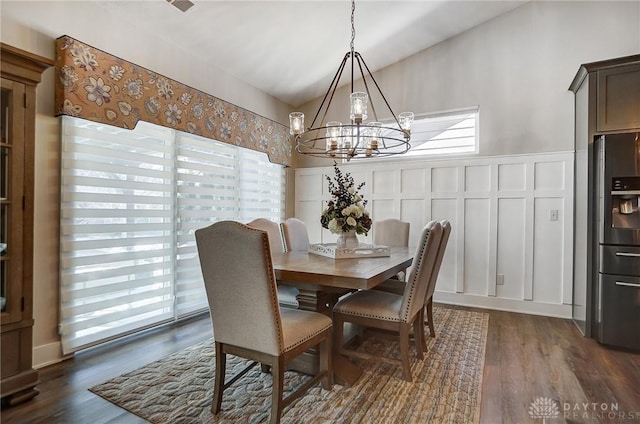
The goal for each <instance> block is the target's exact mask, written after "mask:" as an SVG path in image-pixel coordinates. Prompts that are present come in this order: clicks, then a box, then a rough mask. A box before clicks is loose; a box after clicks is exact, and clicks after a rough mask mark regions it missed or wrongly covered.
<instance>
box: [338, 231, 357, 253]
mask: <svg viewBox="0 0 640 424" xmlns="http://www.w3.org/2000/svg"><path fill="white" fill-rule="evenodd" d="M359 245H360V243H359V242H358V237H357V236H356V232H355V230H351V231H347V232H344V233H340V235H339V236H338V241H336V246H337V247H338V248H339V249H342V248H353V247H358V246H359Z"/></svg>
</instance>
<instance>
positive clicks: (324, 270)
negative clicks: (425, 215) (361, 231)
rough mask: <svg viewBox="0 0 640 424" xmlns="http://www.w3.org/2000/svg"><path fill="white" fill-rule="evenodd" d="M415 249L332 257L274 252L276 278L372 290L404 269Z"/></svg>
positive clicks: (411, 259)
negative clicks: (375, 255)
mask: <svg viewBox="0 0 640 424" xmlns="http://www.w3.org/2000/svg"><path fill="white" fill-rule="evenodd" d="M414 250H415V249H413V248H407V247H392V248H391V256H383V257H362V258H349V259H333V258H328V257H325V256H321V255H317V254H314V253H309V252H286V253H275V254H273V253H272V260H273V267H274V269H275V273H276V279H278V280H281V281H295V282H301V283H312V284H317V285H322V286H327V287H335V288H345V289H370V288H372V287H374V286H376V285H378V284H380V283H381V282H383V281H384V280H387V279H389V278H391V277H393V276H394V275H396V274H397V273H398V272H399V271H403V270H405V269H406V268H408V267H409V266H411V262H412V261H413V254H414Z"/></svg>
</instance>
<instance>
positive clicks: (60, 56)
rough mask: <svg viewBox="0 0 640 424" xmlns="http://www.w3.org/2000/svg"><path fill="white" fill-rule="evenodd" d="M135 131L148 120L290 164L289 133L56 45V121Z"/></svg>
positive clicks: (170, 83)
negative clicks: (84, 121) (60, 118)
mask: <svg viewBox="0 0 640 424" xmlns="http://www.w3.org/2000/svg"><path fill="white" fill-rule="evenodd" d="M57 115H71V116H76V117H79V118H84V119H88V120H91V121H97V122H101V123H105V124H109V125H114V126H118V127H121V128H129V129H132V128H134V127H135V126H136V124H137V123H138V121H146V122H150V123H153V124H157V125H162V126H165V127H169V128H173V129H176V130H180V131H185V132H189V133H192V134H197V135H200V136H203V137H207V138H211V139H214V140H218V141H222V142H225V143H229V144H234V145H237V146H242V147H246V148H249V149H252V150H257V151H260V152H265V153H266V154H267V155H268V156H269V160H270V161H271V162H273V163H279V164H282V165H285V166H290V165H291V154H292V150H291V140H290V138H289V128H288V127H286V126H284V125H282V124H279V123H277V122H275V121H272V120H270V119H267V118H265V117H262V116H259V115H257V114H255V113H253V112H250V111H248V110H246V109H243V108H241V107H239V106H235V105H233V104H231V103H228V102H225V101H224V100H221V99H218V98H217V97H214V96H211V95H209V94H206V93H203V92H202V91H198V90H196V89H194V88H191V87H189V86H187V85H184V84H181V83H179V82H177V81H175V80H171V79H169V78H167V77H165V76H162V75H160V74H157V73H155V72H153V71H150V70H148V69H145V68H142V67H140V66H138V65H135V64H133V63H131V62H127V61H125V60H122V59H120V58H118V57H115V56H112V55H110V54H108V53H105V52H103V51H101V50H98V49H96V48H94V47H91V46H88V45H86V44H84V43H82V42H80V41H78V40H75V39H73V38H71V37H69V36H62V37H60V38H58V40H57V41H56V116H57Z"/></svg>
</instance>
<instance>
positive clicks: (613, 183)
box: [593, 133, 640, 350]
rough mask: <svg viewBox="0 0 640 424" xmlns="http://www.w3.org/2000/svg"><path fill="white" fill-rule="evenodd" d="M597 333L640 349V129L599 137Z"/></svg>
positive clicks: (605, 339)
mask: <svg viewBox="0 0 640 424" xmlns="http://www.w3.org/2000/svg"><path fill="white" fill-rule="evenodd" d="M595 147H596V152H597V162H596V174H595V177H596V180H595V181H596V188H597V196H594V198H595V200H596V202H597V204H596V205H594V206H595V208H594V209H595V211H596V214H595V216H596V220H597V222H596V227H597V232H598V234H597V237H594V242H595V243H594V246H593V248H594V250H595V252H594V257H595V258H596V262H597V263H596V265H597V266H596V270H597V275H594V277H595V278H594V281H595V282H596V291H595V293H594V295H595V299H594V300H595V302H594V307H595V328H594V336H595V338H596V339H597V340H598V341H600V342H601V343H603V344H606V345H611V346H618V347H623V348H628V349H633V350H640V209H639V207H638V206H639V204H640V133H627V134H610V135H605V136H600V137H599V138H598V139H597V140H596V145H595Z"/></svg>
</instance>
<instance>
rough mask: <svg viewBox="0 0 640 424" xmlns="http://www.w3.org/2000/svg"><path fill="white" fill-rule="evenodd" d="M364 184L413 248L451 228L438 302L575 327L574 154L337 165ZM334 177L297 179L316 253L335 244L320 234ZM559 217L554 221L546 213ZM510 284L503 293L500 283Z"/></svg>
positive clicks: (327, 170) (304, 172)
mask: <svg viewBox="0 0 640 424" xmlns="http://www.w3.org/2000/svg"><path fill="white" fill-rule="evenodd" d="M341 169H342V171H343V172H350V173H351V175H353V177H354V180H355V181H356V184H358V183H360V182H362V181H364V182H365V186H364V187H363V191H362V193H363V194H364V197H365V199H366V200H368V205H367V209H368V210H369V211H370V213H371V216H372V219H373V221H374V226H373V229H372V231H371V232H370V233H369V234H368V235H367V236H366V237H363V236H359V239H360V241H362V242H368V243H371V242H372V240H373V234H374V233H375V222H376V221H380V220H382V219H386V218H399V219H401V220H404V221H408V222H409V223H410V224H411V231H410V245H415V243H417V241H418V237H419V234H420V231H421V229H422V228H423V227H424V225H425V224H426V223H427V222H429V221H430V220H432V219H437V220H442V219H448V220H449V221H450V222H451V225H452V231H451V237H450V241H449V243H448V246H447V250H446V254H445V258H444V260H443V265H442V269H441V271H440V277H439V279H438V282H437V285H436V294H435V299H436V301H441V302H444V303H453V304H461V305H468V306H479V307H488V308H494V309H503V310H510V311H517V312H526V313H532V314H542V315H548V316H558V317H562V318H571V294H572V293H571V287H572V281H573V279H572V265H573V261H572V257H573V256H572V254H573V222H572V219H573V197H572V195H573V154H572V153H571V152H562V153H550V154H532V155H517V156H495V157H488V156H487V157H475V158H465V159H457V160H434V161H424V160H423V161H400V162H396V163H384V162H380V161H379V162H372V163H368V164H364V163H359V164H350V165H341ZM325 175H329V176H330V177H332V176H333V168H332V167H313V168H300V169H296V201H295V206H296V207H295V210H296V217H298V218H300V219H302V220H303V221H305V222H306V223H307V228H308V229H309V237H310V241H311V243H334V242H335V239H336V236H335V235H334V234H331V233H330V232H329V231H328V230H326V229H322V228H321V226H320V214H321V212H322V210H323V209H324V208H325V207H326V201H327V200H329V198H330V195H329V194H328V193H327V182H326V179H325V178H324V176H325ZM551 211H557V220H551V219H550V212H551ZM498 274H501V275H503V276H504V284H503V285H497V276H498Z"/></svg>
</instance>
